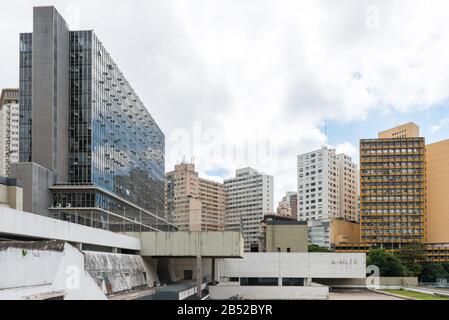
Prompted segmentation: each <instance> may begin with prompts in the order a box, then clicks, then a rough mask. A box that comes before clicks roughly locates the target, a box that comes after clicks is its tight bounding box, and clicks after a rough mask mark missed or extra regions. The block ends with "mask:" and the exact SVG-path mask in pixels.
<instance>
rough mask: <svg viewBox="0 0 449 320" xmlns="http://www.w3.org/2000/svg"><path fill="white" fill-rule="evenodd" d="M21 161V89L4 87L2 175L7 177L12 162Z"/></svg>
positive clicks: (0, 128)
mask: <svg viewBox="0 0 449 320" xmlns="http://www.w3.org/2000/svg"><path fill="white" fill-rule="evenodd" d="M16 162H19V90H18V89H4V90H2V93H1V96H0V177H4V178H7V177H8V176H9V174H10V167H11V163H16Z"/></svg>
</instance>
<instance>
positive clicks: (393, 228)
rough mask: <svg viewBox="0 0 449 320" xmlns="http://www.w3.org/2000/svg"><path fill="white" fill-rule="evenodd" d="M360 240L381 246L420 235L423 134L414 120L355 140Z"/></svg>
mask: <svg viewBox="0 0 449 320" xmlns="http://www.w3.org/2000/svg"><path fill="white" fill-rule="evenodd" d="M360 176H361V185H360V192H361V201H360V207H361V208H360V212H361V240H362V242H363V243H366V244H370V245H379V246H382V247H384V248H386V249H393V250H394V249H399V248H400V247H401V246H402V245H404V244H407V243H413V242H421V243H423V242H425V241H426V204H425V190H426V186H425V182H426V178H425V139H424V138H423V137H419V128H418V126H416V125H415V124H414V123H409V124H406V125H403V126H399V127H396V128H393V129H390V130H387V131H384V132H381V133H380V134H379V138H378V139H363V140H361V141H360Z"/></svg>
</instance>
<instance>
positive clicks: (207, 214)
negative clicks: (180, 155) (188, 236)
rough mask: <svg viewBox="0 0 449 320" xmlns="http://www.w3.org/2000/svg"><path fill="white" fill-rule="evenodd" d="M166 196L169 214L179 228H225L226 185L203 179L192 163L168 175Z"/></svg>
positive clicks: (206, 229) (221, 229)
mask: <svg viewBox="0 0 449 320" xmlns="http://www.w3.org/2000/svg"><path fill="white" fill-rule="evenodd" d="M165 195H166V196H165V202H166V210H167V214H168V216H169V217H170V218H171V219H172V221H173V222H174V223H175V224H176V226H177V227H178V230H179V231H224V211H225V193H224V186H223V184H222V183H218V182H215V181H210V180H207V179H202V178H200V177H199V176H198V173H197V172H196V171H195V165H194V164H193V163H181V164H179V165H176V166H175V170H174V171H172V172H168V173H167V174H166V188H165Z"/></svg>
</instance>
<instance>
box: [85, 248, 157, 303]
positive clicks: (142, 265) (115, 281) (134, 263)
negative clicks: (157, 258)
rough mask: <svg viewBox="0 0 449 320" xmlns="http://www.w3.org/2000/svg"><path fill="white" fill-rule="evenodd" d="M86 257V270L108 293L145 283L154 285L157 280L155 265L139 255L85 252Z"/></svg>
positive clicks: (129, 288) (131, 288) (130, 288)
mask: <svg viewBox="0 0 449 320" xmlns="http://www.w3.org/2000/svg"><path fill="white" fill-rule="evenodd" d="M85 257H86V263H85V270H86V271H87V272H88V273H89V274H90V275H91V276H92V278H94V279H95V281H96V283H97V285H98V286H99V287H100V288H102V290H103V292H104V293H105V294H107V295H110V294H114V293H118V292H123V291H127V290H133V289H134V288H136V287H140V286H145V285H148V286H150V287H153V284H154V282H155V281H156V280H157V278H156V277H154V275H155V272H154V269H153V265H152V264H147V263H146V262H145V261H144V260H143V259H142V257H141V256H138V255H126V254H114V253H100V252H85Z"/></svg>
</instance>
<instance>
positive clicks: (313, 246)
mask: <svg viewBox="0 0 449 320" xmlns="http://www.w3.org/2000/svg"><path fill="white" fill-rule="evenodd" d="M309 252H331V251H330V250H329V249H328V248H325V247H320V246H318V245H316V244H311V245H309Z"/></svg>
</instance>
